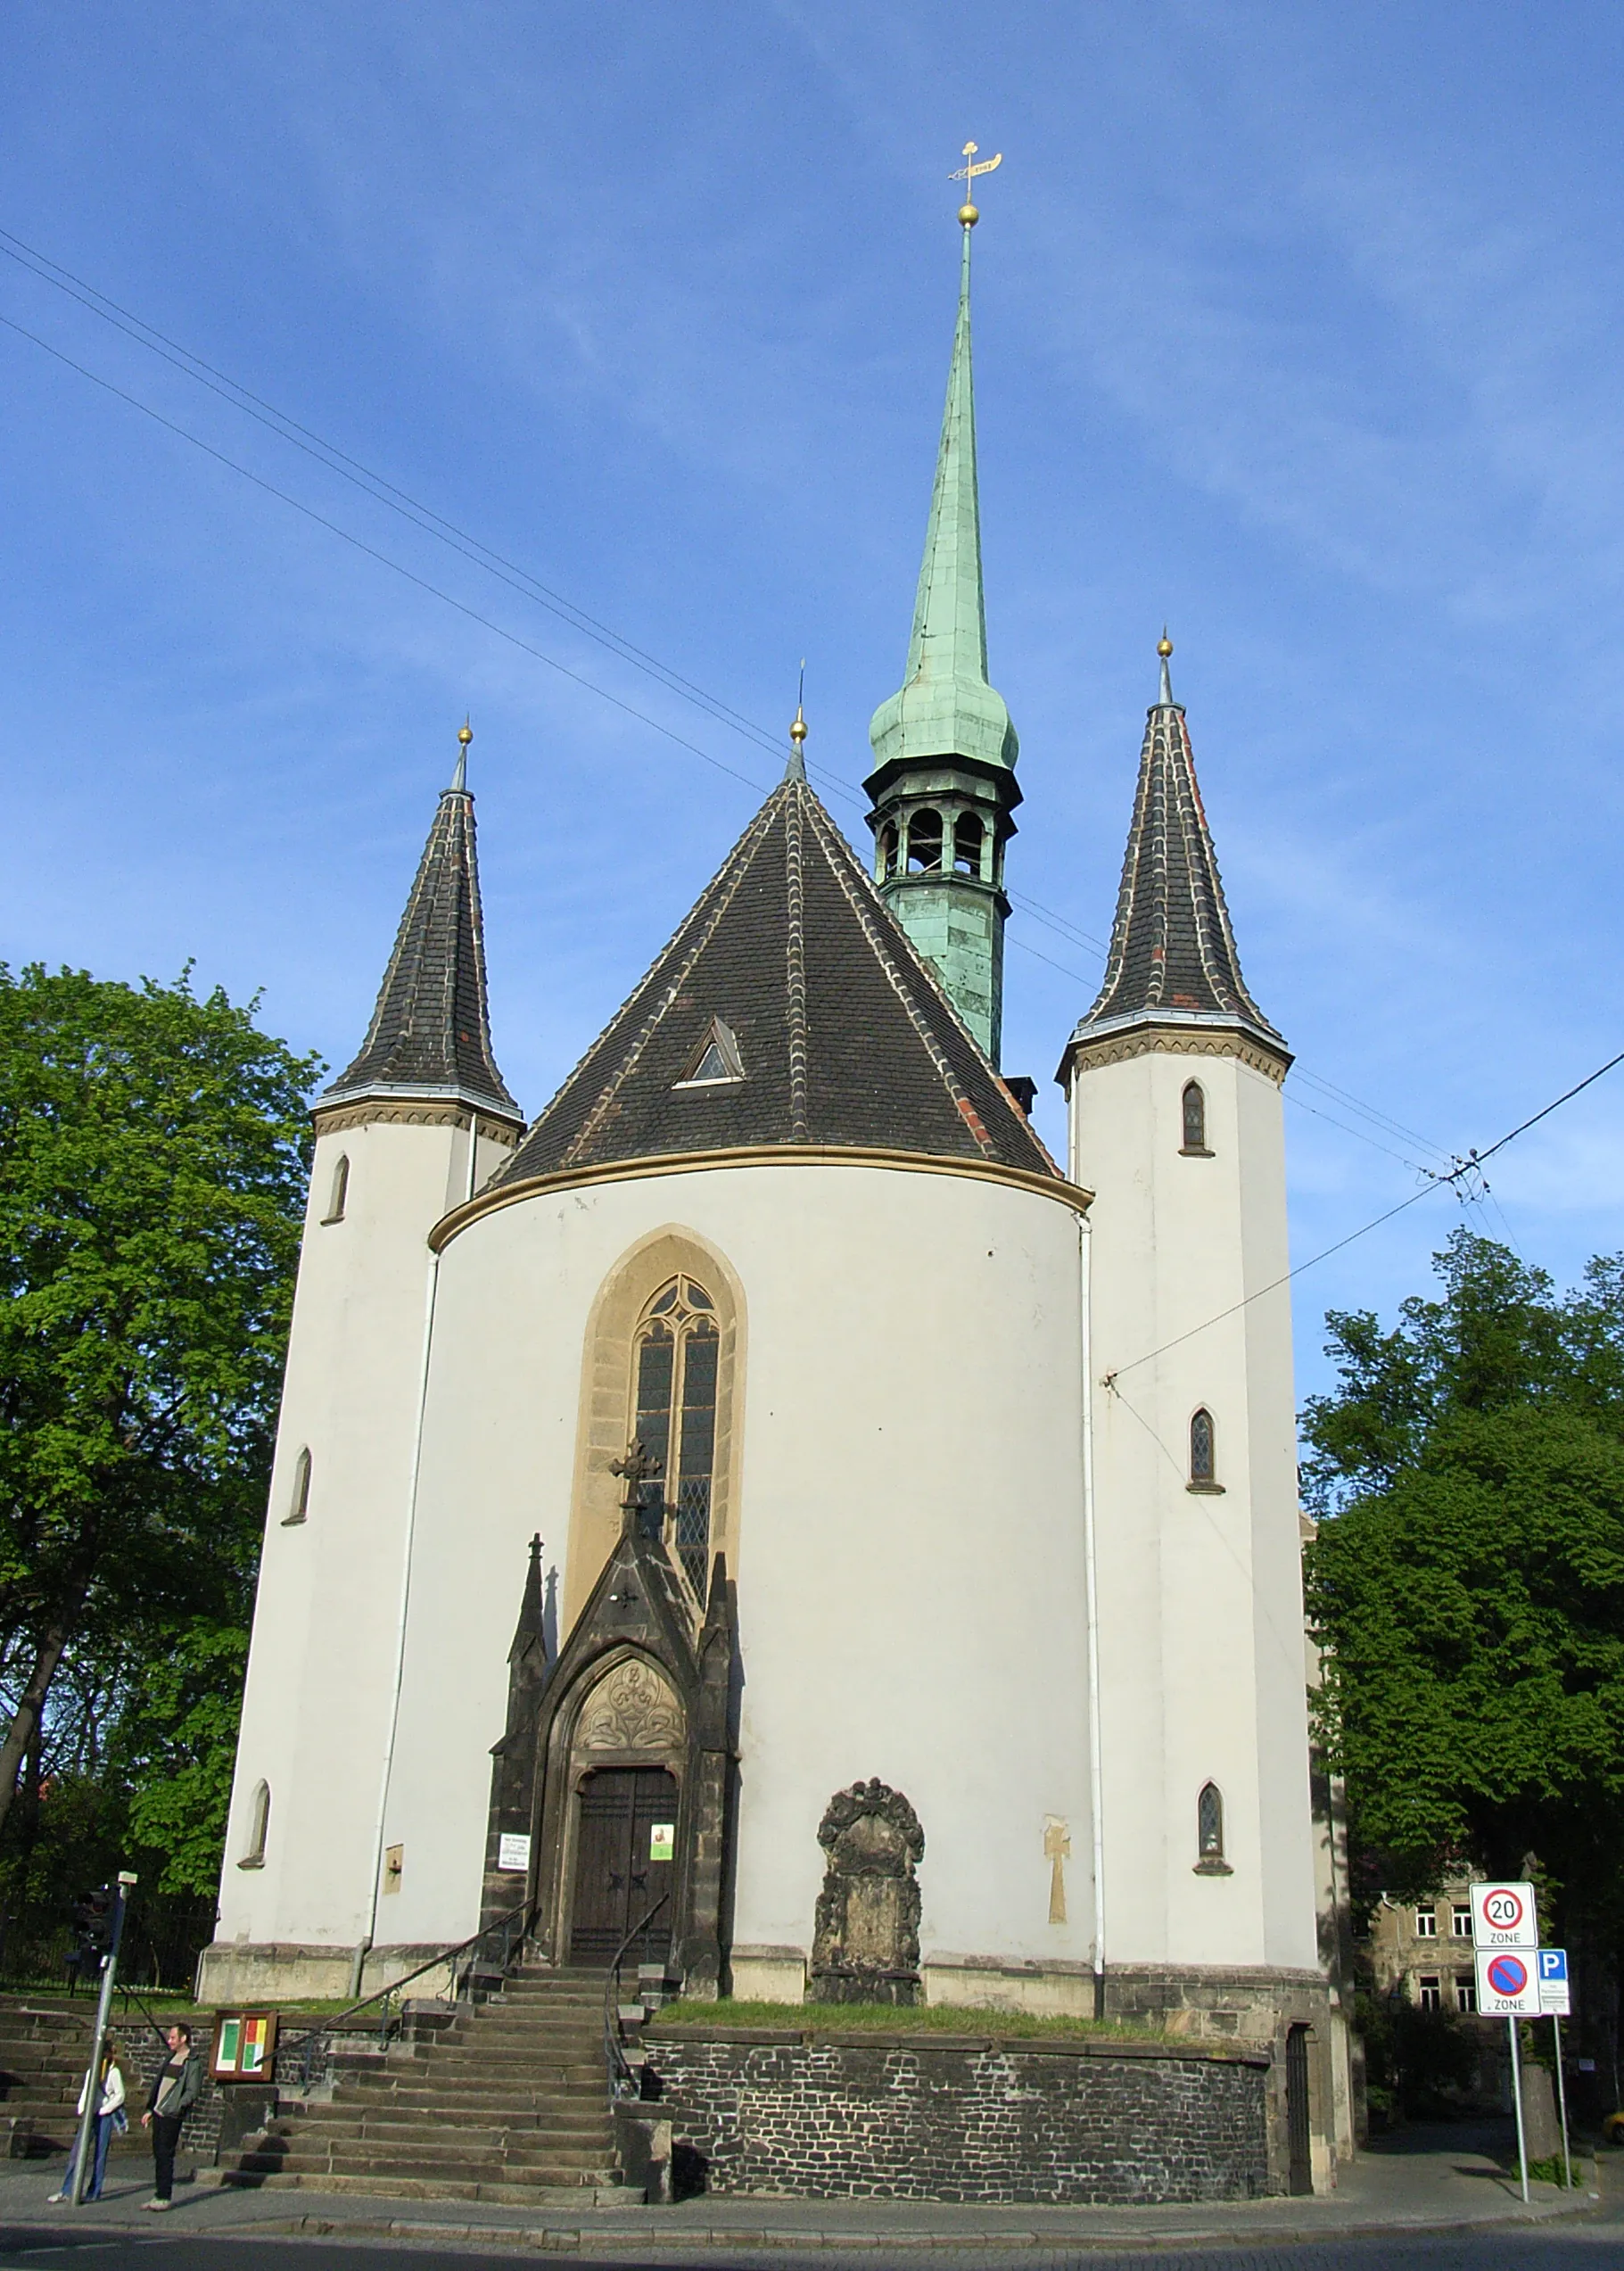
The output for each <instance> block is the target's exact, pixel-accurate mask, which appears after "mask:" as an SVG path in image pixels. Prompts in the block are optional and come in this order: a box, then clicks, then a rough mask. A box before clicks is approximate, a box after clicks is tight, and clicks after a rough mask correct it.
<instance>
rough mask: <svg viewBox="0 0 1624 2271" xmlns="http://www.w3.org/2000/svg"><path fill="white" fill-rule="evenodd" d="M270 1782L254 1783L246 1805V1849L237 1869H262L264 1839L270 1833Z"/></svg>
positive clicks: (263, 1864) (263, 1863)
mask: <svg viewBox="0 0 1624 2271" xmlns="http://www.w3.org/2000/svg"><path fill="white" fill-rule="evenodd" d="M270 1806H271V1794H270V1784H269V1783H268V1782H265V1781H260V1782H256V1783H255V1784H254V1794H253V1796H252V1797H251V1799H250V1800H249V1805H248V1850H247V1851H246V1852H245V1853H244V1854H243V1856H242V1858H241V1860H240V1861H239V1862H237V1867H238V1868H239V1869H263V1868H264V1866H265V1840H266V1838H267V1837H268V1836H269V1834H270Z"/></svg>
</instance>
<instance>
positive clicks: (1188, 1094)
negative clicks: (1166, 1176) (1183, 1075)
mask: <svg viewBox="0 0 1624 2271" xmlns="http://www.w3.org/2000/svg"><path fill="white" fill-rule="evenodd" d="M1184 1149H1185V1150H1186V1151H1187V1152H1204V1151H1205V1150H1206V1149H1207V1099H1206V1097H1205V1095H1204V1094H1202V1093H1201V1084H1200V1082H1199V1080H1191V1082H1190V1083H1189V1084H1188V1085H1187V1086H1186V1087H1185V1090H1184Z"/></svg>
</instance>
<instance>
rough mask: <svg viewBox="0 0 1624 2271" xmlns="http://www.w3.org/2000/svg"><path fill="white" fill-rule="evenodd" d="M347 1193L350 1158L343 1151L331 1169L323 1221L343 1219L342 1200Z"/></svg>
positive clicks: (348, 1188)
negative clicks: (331, 1173)
mask: <svg viewBox="0 0 1624 2271" xmlns="http://www.w3.org/2000/svg"><path fill="white" fill-rule="evenodd" d="M349 1195H350V1160H349V1155H348V1153H345V1154H344V1155H343V1156H342V1157H341V1158H340V1160H339V1161H338V1163H337V1165H336V1166H335V1167H334V1169H333V1188H332V1190H331V1191H330V1192H329V1193H328V1195H327V1211H326V1214H324V1215H323V1217H322V1220H323V1222H342V1220H343V1218H344V1202H345V1200H346V1199H347V1198H348V1197H349Z"/></svg>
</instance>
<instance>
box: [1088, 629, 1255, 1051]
mask: <svg viewBox="0 0 1624 2271" xmlns="http://www.w3.org/2000/svg"><path fill="white" fill-rule="evenodd" d="M1156 651H1157V654H1158V657H1160V662H1161V685H1160V689H1159V693H1158V699H1157V700H1156V702H1155V703H1153V704H1152V706H1151V707H1150V712H1149V714H1148V716H1147V718H1146V721H1145V738H1144V747H1143V748H1142V751H1141V753H1140V759H1139V788H1138V793H1137V795H1136V796H1135V798H1134V822H1133V826H1132V827H1131V829H1130V830H1129V831H1128V848H1127V856H1126V858H1125V861H1124V863H1123V869H1122V887H1121V889H1120V891H1119V892H1118V894H1117V918H1116V921H1115V923H1114V924H1113V926H1112V929H1111V945H1110V953H1109V956H1108V958H1107V961H1106V967H1105V982H1104V984H1103V985H1102V986H1101V988H1100V992H1099V995H1098V996H1097V997H1096V999H1095V1001H1094V1003H1093V1005H1092V1008H1091V1009H1090V1010H1089V1012H1088V1013H1087V1015H1086V1016H1085V1017H1084V1019H1083V1020H1082V1021H1081V1023H1080V1024H1079V1025H1078V1027H1077V1029H1076V1032H1075V1033H1074V1034H1073V1036H1072V1038H1071V1044H1070V1047H1069V1048H1068V1053H1067V1054H1068V1062H1069V1061H1070V1059H1071V1056H1072V1054H1073V1053H1074V1052H1075V1051H1076V1050H1077V1049H1078V1048H1079V1047H1080V1046H1082V1045H1085V1044H1087V1043H1088V1042H1091V1041H1092V1040H1094V1039H1096V1038H1100V1037H1101V1036H1105V1035H1107V1034H1110V1033H1116V1032H1117V1031H1120V1030H1124V1029H1125V1028H1130V1027H1134V1026H1146V1025H1164V1026H1174V1027H1176V1026H1184V1027H1194V1028H1203V1027H1205V1028H1218V1029H1220V1030H1228V1031H1229V1032H1231V1033H1232V1034H1234V1035H1236V1036H1241V1035H1247V1036H1250V1037H1251V1038H1252V1039H1253V1040H1254V1041H1257V1042H1258V1043H1260V1044H1261V1045H1263V1047H1264V1048H1265V1050H1267V1051H1268V1052H1269V1053H1271V1055H1272V1056H1273V1057H1275V1058H1279V1059H1283V1060H1284V1063H1282V1068H1281V1069H1282V1072H1283V1070H1284V1064H1285V1063H1289V1062H1290V1057H1289V1055H1288V1053H1287V1051H1286V1045H1285V1043H1284V1042H1283V1041H1282V1038H1281V1036H1280V1035H1279V1034H1278V1033H1277V1032H1276V1031H1275V1029H1274V1027H1273V1026H1272V1025H1271V1024H1270V1023H1269V1020H1267V1018H1266V1017H1265V1015H1264V1014H1263V1012H1262V1011H1261V1010H1260V1009H1259V1008H1258V1006H1257V1003H1256V1002H1255V1001H1254V1000H1253V999H1252V997H1251V995H1250V994H1249V992H1248V991H1247V987H1246V980H1245V979H1243V978H1242V976H1241V957H1240V954H1238V953H1237V951H1236V947H1235V934H1234V932H1233V930H1232V929H1231V928H1230V920H1229V909H1228V907H1227V906H1226V905H1225V904H1224V886H1223V884H1222V882H1221V881H1220V880H1219V877H1218V861H1217V855H1216V853H1215V851H1214V850H1213V843H1212V833H1211V830H1209V829H1208V825H1207V813H1206V810H1205V808H1204V806H1203V805H1202V803H1201V791H1200V787H1199V783H1198V781H1197V780H1196V775H1195V756H1194V752H1193V751H1192V750H1191V746H1190V729H1189V727H1188V725H1187V724H1186V723H1185V722H1184V711H1183V705H1182V704H1181V703H1178V702H1175V700H1174V698H1173V686H1172V680H1171V677H1170V674H1169V672H1168V666H1167V665H1168V661H1169V658H1170V657H1171V656H1172V653H1173V641H1172V640H1170V639H1169V638H1168V636H1167V634H1166V630H1164V631H1163V632H1162V635H1161V638H1160V640H1159V641H1158V645H1157V649H1156ZM1063 1071H1064V1068H1062V1072H1063Z"/></svg>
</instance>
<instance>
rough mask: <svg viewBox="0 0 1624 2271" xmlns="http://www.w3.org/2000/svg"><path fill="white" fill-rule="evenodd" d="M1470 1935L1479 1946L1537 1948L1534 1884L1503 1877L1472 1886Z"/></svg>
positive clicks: (1537, 1924) (1537, 1931)
mask: <svg viewBox="0 0 1624 2271" xmlns="http://www.w3.org/2000/svg"><path fill="white" fill-rule="evenodd" d="M1471 1937H1472V1938H1473V1940H1474V1941H1475V1942H1476V1943H1477V1945H1478V1946H1479V1948H1480V1949H1482V1948H1537V1946H1538V1945H1539V1920H1538V1918H1537V1915H1536V1914H1535V1912H1534V1887H1532V1885H1529V1884H1525V1883H1523V1882H1522V1881H1521V1879H1517V1880H1515V1881H1510V1882H1508V1881H1507V1880H1506V1879H1504V1878H1502V1879H1498V1880H1496V1882H1495V1883H1493V1884H1489V1885H1474V1886H1473V1887H1472V1888H1471Z"/></svg>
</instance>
